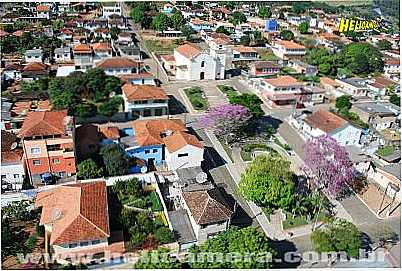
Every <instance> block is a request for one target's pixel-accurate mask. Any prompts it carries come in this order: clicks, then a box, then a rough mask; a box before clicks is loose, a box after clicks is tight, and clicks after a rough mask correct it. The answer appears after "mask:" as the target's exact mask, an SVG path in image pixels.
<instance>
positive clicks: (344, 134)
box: [299, 110, 362, 146]
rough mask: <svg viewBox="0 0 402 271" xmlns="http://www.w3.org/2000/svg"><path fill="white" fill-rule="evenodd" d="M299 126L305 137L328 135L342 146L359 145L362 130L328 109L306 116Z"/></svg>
mask: <svg viewBox="0 0 402 271" xmlns="http://www.w3.org/2000/svg"><path fill="white" fill-rule="evenodd" d="M299 128H300V129H299V130H300V132H301V133H302V134H303V136H305V137H307V138H311V137H319V136H321V135H328V136H330V137H332V138H334V139H335V140H336V141H337V142H338V143H339V144H340V145H342V146H349V145H354V146H360V137H361V135H362V130H361V129H359V128H356V127H355V126H353V125H351V124H349V123H348V122H347V121H346V120H344V119H343V118H341V117H339V116H337V115H335V114H334V113H331V112H329V111H325V110H318V111H316V112H314V113H313V114H311V115H308V116H306V117H305V118H304V119H303V120H302V121H301V125H300V127H299Z"/></svg>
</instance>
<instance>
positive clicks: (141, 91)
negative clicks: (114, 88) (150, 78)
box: [122, 83, 169, 101]
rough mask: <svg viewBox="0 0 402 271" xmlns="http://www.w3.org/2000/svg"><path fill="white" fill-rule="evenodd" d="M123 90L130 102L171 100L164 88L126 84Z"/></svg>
mask: <svg viewBox="0 0 402 271" xmlns="http://www.w3.org/2000/svg"><path fill="white" fill-rule="evenodd" d="M122 90H123V93H124V96H126V98H127V100H128V101H145V100H168V99H169V97H168V96H167V95H166V93H165V91H164V90H163V89H162V88H160V87H157V86H153V85H133V84H130V83H126V84H125V85H124V86H123V87H122Z"/></svg>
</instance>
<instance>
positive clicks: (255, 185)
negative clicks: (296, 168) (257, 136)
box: [239, 154, 295, 209]
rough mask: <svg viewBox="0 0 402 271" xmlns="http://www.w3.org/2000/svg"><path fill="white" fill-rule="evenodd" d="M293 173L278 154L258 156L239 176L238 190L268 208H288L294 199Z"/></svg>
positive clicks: (248, 198) (287, 163)
mask: <svg viewBox="0 0 402 271" xmlns="http://www.w3.org/2000/svg"><path fill="white" fill-rule="evenodd" d="M294 191H295V175H294V173H293V172H292V171H291V170H290V162H289V161H286V160H284V159H282V158H281V157H280V156H278V155H272V154H271V155H261V156H258V157H257V158H256V159H255V160H254V161H253V162H252V163H251V164H250V165H249V166H248V167H247V169H246V171H245V172H244V174H243V175H242V176H241V179H240V183H239V192H240V194H241V195H242V196H243V197H244V198H245V199H247V200H251V201H253V202H255V203H256V204H258V205H260V206H264V207H268V208H283V209H289V208H290V206H291V204H292V202H293V200H294Z"/></svg>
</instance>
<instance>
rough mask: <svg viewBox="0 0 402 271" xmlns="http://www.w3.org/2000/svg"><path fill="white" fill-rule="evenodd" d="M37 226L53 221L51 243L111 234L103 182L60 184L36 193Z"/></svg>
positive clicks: (95, 238)
mask: <svg viewBox="0 0 402 271" xmlns="http://www.w3.org/2000/svg"><path fill="white" fill-rule="evenodd" d="M35 206H36V207H42V215H41V219H40V225H44V224H49V223H52V224H53V226H52V233H51V236H50V244H68V243H76V242H80V241H84V240H97V239H105V238H108V237H109V236H110V229H109V215H108V202H107V191H106V183H105V181H95V182H89V183H77V184H69V185H62V186H59V187H56V188H54V189H51V190H48V191H44V192H39V193H38V194H37V196H36V201H35Z"/></svg>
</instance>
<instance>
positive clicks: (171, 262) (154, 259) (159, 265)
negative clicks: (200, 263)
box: [133, 248, 184, 270]
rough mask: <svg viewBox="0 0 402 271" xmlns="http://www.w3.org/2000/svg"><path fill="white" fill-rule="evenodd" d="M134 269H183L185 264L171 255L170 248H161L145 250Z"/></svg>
mask: <svg viewBox="0 0 402 271" xmlns="http://www.w3.org/2000/svg"><path fill="white" fill-rule="evenodd" d="M133 268H134V269H164V270H166V269H181V268H184V266H183V264H182V263H181V262H180V261H179V260H178V259H177V258H176V257H175V256H171V255H170V253H169V250H168V249H166V248H161V249H158V250H156V251H150V252H145V253H143V254H142V255H141V257H140V258H139V259H138V261H137V262H136V263H135V264H134V267H133Z"/></svg>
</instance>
